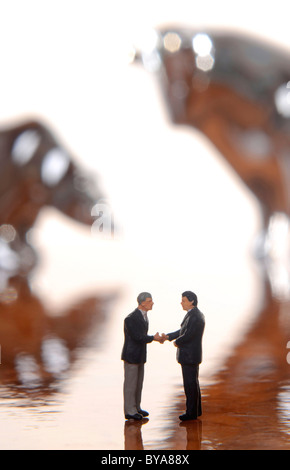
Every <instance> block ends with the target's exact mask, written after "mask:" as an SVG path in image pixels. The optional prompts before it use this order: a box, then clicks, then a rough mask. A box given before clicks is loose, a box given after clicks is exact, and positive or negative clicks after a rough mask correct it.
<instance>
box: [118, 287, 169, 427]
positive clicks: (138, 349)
mask: <svg viewBox="0 0 290 470" xmlns="http://www.w3.org/2000/svg"><path fill="white" fill-rule="evenodd" d="M137 302H138V308H136V310H134V312H132V313H130V314H129V315H128V316H127V317H126V318H125V321H124V335H125V341H124V346H123V350H122V356H121V359H122V360H123V361H124V414H125V418H126V419H134V420H141V419H142V418H144V417H146V416H148V415H149V413H148V412H147V411H144V410H142V409H141V395H142V387H143V379H144V364H145V362H146V353H147V343H151V342H152V341H159V342H163V341H164V340H162V339H161V336H160V335H159V333H156V334H155V335H154V336H150V335H148V334H147V333H148V326H149V325H148V318H147V312H148V311H149V310H152V307H153V300H152V296H151V294H149V293H148V292H142V293H141V294H139V295H138V297H137Z"/></svg>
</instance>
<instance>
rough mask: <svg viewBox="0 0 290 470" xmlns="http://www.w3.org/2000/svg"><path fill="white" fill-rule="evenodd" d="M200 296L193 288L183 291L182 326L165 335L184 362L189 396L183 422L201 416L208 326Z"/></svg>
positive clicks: (181, 417)
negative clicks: (204, 339) (201, 373)
mask: <svg viewBox="0 0 290 470" xmlns="http://www.w3.org/2000/svg"><path fill="white" fill-rule="evenodd" d="M197 303H198V300H197V296H196V294H194V293H193V292H191V291H186V292H184V293H183V294H182V301H181V305H182V308H183V310H187V314H186V315H185V317H184V319H183V321H182V323H181V328H180V329H179V330H177V331H175V332H173V333H168V334H167V335H165V334H163V335H162V336H161V338H162V339H163V340H164V341H165V340H166V339H168V340H169V341H172V340H175V341H174V345H175V346H176V347H177V348H178V349H177V362H179V363H180V364H181V368H182V376H183V385H184V392H185V396H186V413H185V414H183V415H181V416H179V419H180V420H181V421H187V420H191V419H197V418H198V416H201V414H202V410H201V395H200V388H199V380H198V374H199V364H200V363H201V361H202V336H203V332H204V327H205V319H204V315H203V314H202V313H201V312H200V310H199V309H198V308H197Z"/></svg>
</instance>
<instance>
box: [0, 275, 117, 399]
mask: <svg viewBox="0 0 290 470" xmlns="http://www.w3.org/2000/svg"><path fill="white" fill-rule="evenodd" d="M111 300H112V297H111V298H108V297H104V298H98V297H90V298H84V299H80V300H79V301H77V302H74V304H73V305H70V306H66V308H64V309H63V310H61V311H56V310H54V312H53V315H51V312H50V311H49V310H47V308H46V307H45V305H44V304H43V302H42V301H41V300H40V299H39V298H38V297H37V296H36V295H34V294H33V293H32V292H31V290H30V288H29V285H28V283H27V280H26V279H25V278H24V277H22V276H17V277H15V278H12V279H11V280H10V295H8V293H6V295H1V296H0V323H1V329H0V344H1V350H2V361H1V369H0V374H1V385H2V387H4V386H6V387H9V388H10V387H11V388H13V390H14V393H15V392H16V390H17V389H19V391H20V392H21V393H22V394H23V393H24V392H25V391H29V390H34V391H35V393H36V391H38V392H39V394H40V395H47V394H49V393H51V392H53V391H55V390H57V387H58V386H59V384H60V382H61V380H62V379H65V378H66V377H67V374H68V373H69V371H70V370H71V368H72V365H73V364H74V363H75V361H76V360H77V359H78V357H79V356H78V355H79V353H80V350H81V349H82V348H88V347H90V346H91V343H90V339H91V338H92V336H91V335H92V329H94V328H96V329H98V332H99V331H100V329H101V328H102V327H103V325H104V323H105V316H104V311H105V310H106V307H107V305H108V302H110V301H111ZM95 345H96V344H95Z"/></svg>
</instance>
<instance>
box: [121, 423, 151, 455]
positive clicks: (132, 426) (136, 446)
mask: <svg viewBox="0 0 290 470" xmlns="http://www.w3.org/2000/svg"><path fill="white" fill-rule="evenodd" d="M148 421H149V420H148V418H144V419H142V421H136V420H134V421H133V420H129V421H125V425H124V441H125V442H124V450H144V447H143V440H142V432H141V427H142V426H143V425H144V424H146V423H147V422H148Z"/></svg>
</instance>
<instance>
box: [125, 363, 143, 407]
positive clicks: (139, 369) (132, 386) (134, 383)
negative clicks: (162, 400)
mask: <svg viewBox="0 0 290 470" xmlns="http://www.w3.org/2000/svg"><path fill="white" fill-rule="evenodd" d="M143 379H144V364H129V363H128V362H126V361H124V389H123V392H124V414H125V415H127V414H129V415H134V414H135V413H138V410H140V409H141V395H142V387H143Z"/></svg>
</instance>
